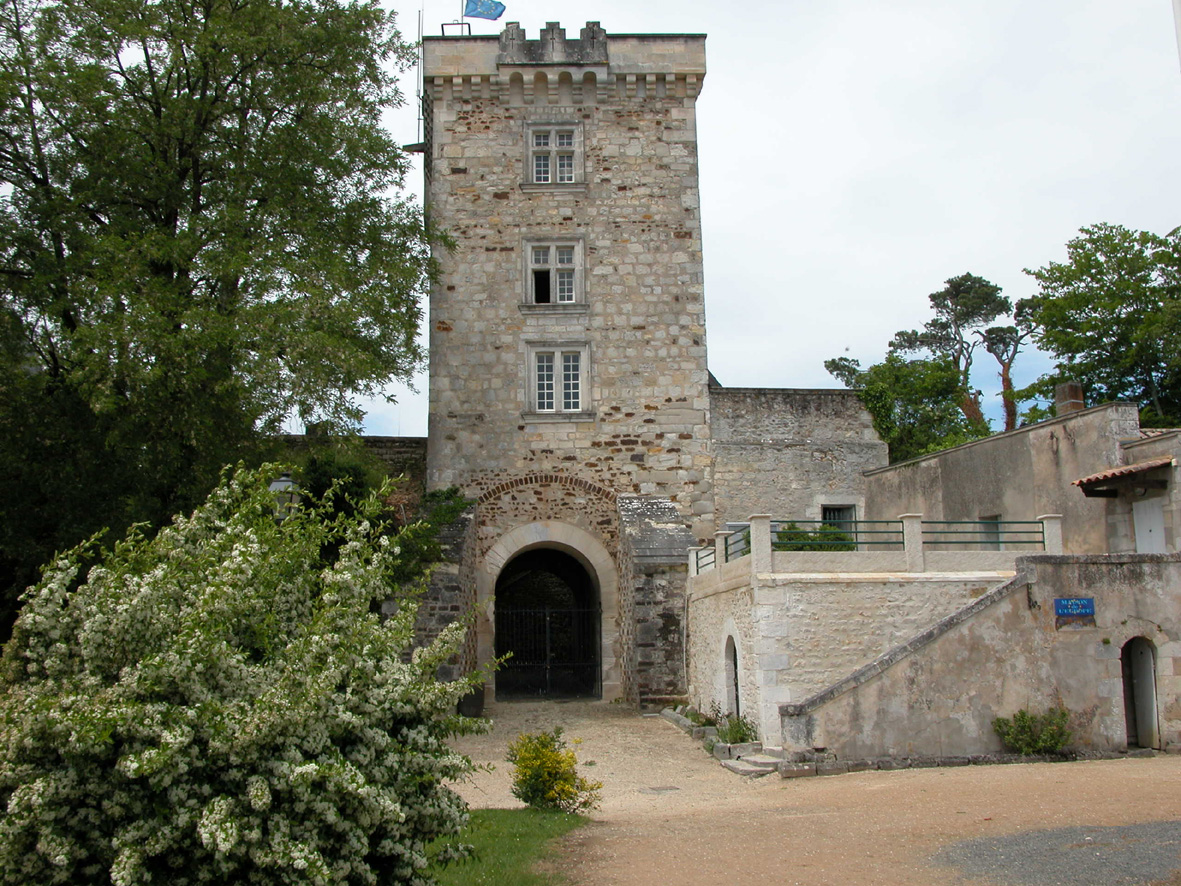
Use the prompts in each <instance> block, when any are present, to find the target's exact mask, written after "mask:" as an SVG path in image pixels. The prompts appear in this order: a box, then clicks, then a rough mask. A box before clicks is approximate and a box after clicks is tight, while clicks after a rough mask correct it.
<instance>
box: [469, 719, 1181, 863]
mask: <svg viewBox="0 0 1181 886" xmlns="http://www.w3.org/2000/svg"><path fill="white" fill-rule="evenodd" d="M488 713H489V714H490V715H491V716H492V717H493V720H494V722H495V724H496V727H495V729H494V731H493V733H492V734H491V735H488V736H482V737H479V738H469V739H465V740H464V742H463V744H462V745H461V750H464V751H465V752H466V753H469V754H470V755H471V756H472V757H473V758H474V759H476V760H479V761H484V762H490V763H498V764H499V766H498V768H497V770H496V771H495V772H492V773H484V774H481V775H480V776H478V777H477V778H476V779H475V780H474V781H473V782H472V783H471V784H468V785H465V786H463V788H462V792H463V793H464V795H465V796H466V797H467V799H468V801H469V802H470V803H472V805H474V806H493V807H502V806H513V805H517V804H516V801H515V800H514V799H513V798H512V796H511V792H510V791H509V767H508V766H507V764H504V763H503V759H504V747H505V746H506V745H507V743H508V741H510V740H511V739H512V738H513V737H515V736H516V735H517V734H518V733H519V732H522V731H530V732H532V731H538V730H540V729H548V728H552V727H553V726H555V725H558V726H562V727H563V729H564V730H565V732H566V734H567V736H568V737H570V738H576V739H581V741H580V743H579V744H577V745H575V747H576V749H577V752H578V756H579V759H580V760H581V761H585V762H593V765H591V766H588V767H586V768H585V769H584V771H585V773H586V774H587V775H589V776H591V777H593V778H597V779H599V780H601V781H602V782H603V785H604V787H603V804H602V806H601V808H600V809H599V810H598V811H596V813H595V814H594V821H593V822H592V824H590V825H589V826H587V827H585V828H582V829H580V830H578V831H575V832H574V833H573V835H572V836H571V837H570V838H568V841H567V843H566V844H565V846H564V848H563V856H562V860H561V862H560V867H561V868H562V870H563V871H565V872H566V874H567V876H568V877H569V878H570V880H571V882H572V883H574V884H577V886H663V884H665V883H675V884H678V886H698V884H700V886H707V884H708V886H717V884H725V886H746V884H752V886H753V884H760V886H761V884H785V886H787V884H793V886H838V884H839V886H862V884H864V886H870V884H872V886H894V884H898V886H902V884H906V886H946V884H957V886H1058V884H1062V886H1147V884H1161V886H1164V884H1168V886H1181V824H1178V823H1179V822H1181V757H1176V756H1164V755H1162V756H1158V757H1156V758H1154V759H1139V760H1108V761H1093V762H1080V763H1054V764H1050V763H1035V764H1026V765H1010V766H972V767H960V768H949V769H915V770H900V771H894V772H863V773H855V774H851V775H843V776H832V777H827V778H809V779H791V780H781V779H779V778H777V777H775V776H769V777H767V778H762V779H757V780H754V781H750V780H746V779H742V778H740V777H738V776H735V775H733V774H731V773H729V772H726V771H725V770H723V769H722V768H721V767H720V766H718V765H717V764H716V763H714V762H713V761H712V759H711V758H709V757H708V756H706V755H705V753H704V752H703V751H702V750H701V749H700V747H699V746H698V745H697V744H695V743H694V742H692V741H691V740H690V739H689V738H688V737H687V736H685V735H684V734H683V733H681V732H680V731H679V730H677V729H676V728H675V727H673V726H672V725H671V724H669V723H668V722H667V721H665V720H663V719H661V718H658V717H643V716H640V715H637V714H634V713H631V712H628V711H626V710H622V709H620V708H619V707H618V706H615V705H604V704H601V703H598V704H560V703H548V704H540V703H529V704H498V705H495V706H493V708H492V709H491V710H490V711H489V712H488Z"/></svg>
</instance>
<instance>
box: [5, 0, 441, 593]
mask: <svg viewBox="0 0 1181 886" xmlns="http://www.w3.org/2000/svg"><path fill="white" fill-rule="evenodd" d="M411 56H412V49H411V47H410V46H409V45H408V44H406V43H405V42H404V41H403V40H402V38H401V36H400V34H399V33H398V31H397V30H396V28H395V26H394V20H393V15H392V14H391V13H388V12H385V11H383V9H382V7H381V6H380V5H379V4H378V3H377V2H373V0H360V2H346V0H309V2H306V3H287V2H281V0H251V2H248V3H241V2H236V0H201V2H196V0H169V2H166V3H161V2H155V0H0V193H2V194H3V199H2V200H0V361H2V362H0V393H2V394H3V396H2V397H0V428H2V429H3V430H4V431H5V432H6V433H4V434H2V435H0V490H3V491H9V490H16V491H17V494H16V495H15V497H13V498H9V497H8V496H3V498H2V501H0V525H3V526H5V527H6V528H5V529H4V530H3V533H0V542H2V544H3V548H2V549H0V569H3V570H4V572H5V573H6V578H7V581H6V583H7V584H8V585H9V587H10V589H11V587H13V586H19V585H20V584H21V582H22V580H24V579H27V578H28V575H29V572H30V570H31V569H32V568H33V564H38V563H40V562H44V561H45V560H46V559H47V558H48V556H49V555H51V554H52V553H53V551H54V550H58V549H61V547H62V546H68V545H70V544H73V543H76V542H77V541H79V540H80V539H81V538H84V537H85V536H86V535H88V534H89V533H90V532H92V531H94V530H96V529H100V528H102V527H104V526H110V527H112V528H113V529H114V530H115V531H116V532H121V531H122V529H123V528H124V527H126V526H127V525H129V524H130V523H132V522H137V521H146V522H148V523H150V524H153V525H161V524H162V523H163V522H164V521H165V520H166V519H167V518H168V516H169V515H171V514H173V513H175V512H177V511H182V510H187V509H190V508H191V507H192V506H193V505H194V504H196V503H197V502H198V501H200V500H201V499H202V498H203V497H204V495H205V493H206V492H207V491H208V490H209V489H210V488H211V487H212V486H213V485H214V483H216V481H217V477H218V475H219V472H220V471H221V469H222V467H223V465H225V464H227V463H233V462H235V461H237V460H238V459H239V458H248V459H259V458H261V453H260V452H259V449H260V445H261V444H260V440H261V439H262V438H263V436H264V435H266V434H269V433H271V432H274V431H276V430H278V428H279V427H280V425H281V423H282V422H283V420H284V419H285V418H286V417H288V416H296V417H298V418H300V419H302V420H304V421H305V422H307V421H312V420H316V421H321V422H327V423H328V425H329V426H332V427H335V428H337V429H342V428H348V427H355V426H356V425H357V423H358V422H359V419H360V416H361V411H360V409H359V407H358V406H357V397H358V395H371V394H374V393H376V392H378V391H379V390H380V389H381V388H382V387H383V386H384V385H385V384H386V383H388V382H389V381H390V380H392V379H405V378H408V377H409V376H410V374H411V372H412V371H413V369H414V367H415V366H416V365H417V363H418V362H419V361H420V359H421V353H420V348H419V346H418V345H417V344H416V343H415V331H416V328H417V322H418V319H419V315H420V311H419V307H418V303H417V296H418V293H419V292H420V291H421V289H422V286H423V283H424V279H425V276H426V274H427V272H428V270H429V244H428V239H429V238H428V236H427V233H426V231H425V229H424V225H423V219H422V217H421V214H420V212H419V211H418V210H417V209H416V208H415V207H413V206H411V205H409V204H407V203H406V202H404V201H402V200H400V199H398V198H396V197H393V196H390V195H391V193H392V191H391V189H393V188H396V187H397V186H398V185H399V184H400V183H401V181H402V178H403V175H404V173H405V171H406V168H407V166H406V162H405V158H404V155H403V154H402V153H401V152H400V151H399V150H398V148H397V146H396V145H395V144H394V142H393V141H392V139H391V137H390V135H389V134H388V133H387V132H385V131H384V130H383V129H382V127H381V120H380V118H381V115H382V113H383V111H385V110H386V109H387V108H389V107H391V106H393V105H396V104H398V103H399V102H400V101H401V96H400V94H399V92H398V90H397V88H396V86H395V83H394V80H393V73H394V71H395V69H396V68H397V67H399V66H400V65H404V64H406V63H408V62H409V61H410V59H411ZM13 429H15V430H16V432H15V433H8V432H9V431H12V430H13Z"/></svg>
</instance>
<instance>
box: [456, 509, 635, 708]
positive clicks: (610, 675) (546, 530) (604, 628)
mask: <svg viewBox="0 0 1181 886" xmlns="http://www.w3.org/2000/svg"><path fill="white" fill-rule="evenodd" d="M538 548H549V549H552V550H556V551H561V552H562V553H565V554H568V555H569V556H571V557H573V558H574V559H575V560H576V561H578V563H579V564H581V565H582V567H583V568H584V569H586V571H587V574H588V575H589V576H590V578H591V580H592V581H593V582H594V583H595V586H596V588H597V590H598V598H599V606H600V608H601V610H602V615H601V618H600V638H599V662H600V667H601V668H602V688H603V689H602V698H603V700H604V701H613V700H615V699H616V698H619V697H620V695H621V693H622V689H623V672H622V666H623V656H622V655H621V651H622V650H621V649H620V648H619V643H620V637H619V615H620V613H619V570H618V567H617V566H616V564H615V558H614V557H613V556H612V555H611V552H610V551H609V550H607V548H606V547H605V546H604V545H603V543H602V542H601V541H600V540H599V539H598V538H596V537H595V536H593V535H592V534H591V533H589V532H587V531H586V530H585V529H580V528H579V527H577V526H572V525H570V524H569V523H564V522H561V521H558V520H539V521H536V522H533V523H527V524H525V525H522V526H516V527H514V528H513V529H510V530H509V531H507V532H505V533H504V534H503V535H501V536H500V537H499V538H498V539H497V540H496V541H495V542H494V543H493V545H492V547H491V548H489V550H488V552H487V553H486V554H485V555H484V556H483V557H482V558H481V559H480V567H479V569H478V571H477V573H476V605H477V610H478V617H477V624H476V640H477V644H476V648H477V659H478V661H479V663H480V664H484V663H486V662H488V661H491V660H492V658H493V657H494V650H495V633H494V632H495V628H494V625H495V624H496V580H497V578H498V577H499V576H500V573H501V570H503V569H504V567H505V566H506V565H507V564H508V563H509V561H510V560H512V559H513V558H514V557H516V556H517V555H519V554H522V553H525V552H527V551H530V550H535V549H538ZM495 679H496V677H495V675H493V677H492V679H491V680H490V681H489V684H488V686H487V687H486V691H487V693H488V694H487V695H486V698H488V699H489V700H492V699H494V698H495Z"/></svg>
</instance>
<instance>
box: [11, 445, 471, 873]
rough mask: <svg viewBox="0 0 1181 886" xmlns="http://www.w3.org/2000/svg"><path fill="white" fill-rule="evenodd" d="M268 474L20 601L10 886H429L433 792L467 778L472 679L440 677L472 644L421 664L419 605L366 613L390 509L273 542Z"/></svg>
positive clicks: (432, 649) (448, 633) (299, 530)
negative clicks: (466, 699) (459, 749)
mask: <svg viewBox="0 0 1181 886" xmlns="http://www.w3.org/2000/svg"><path fill="white" fill-rule="evenodd" d="M276 473H277V470H276V469H275V468H274V467H273V466H269V467H264V468H262V469H260V471H257V472H246V471H241V472H239V473H238V474H237V475H236V476H234V477H233V478H232V479H229V480H226V481H224V482H223V483H222V484H221V485H220V486H219V487H218V488H217V489H215V490H214V491H213V493H211V495H210V497H209V500H208V501H207V502H206V504H204V505H203V506H202V507H200V508H198V509H197V510H196V511H194V512H193V514H192V516H191V517H183V518H182V517H178V518H177V519H176V521H175V522H174V524H173V525H172V526H169V527H167V528H165V529H163V530H162V531H161V532H160V533H159V534H158V535H157V536H156V537H155V538H153V539H151V540H149V539H147V538H145V537H143V536H142V535H138V534H135V533H133V534H132V535H131V536H130V537H129V538H128V539H127V540H126V541H123V542H121V543H120V544H119V545H117V546H116V548H115V550H114V551H113V552H111V553H105V554H101V555H99V556H98V564H97V565H96V566H94V567H93V568H92V569H90V570H89V573H88V574H87V576H86V578H85V580H83V581H81V582H79V576H78V573H79V564H80V563H81V562H82V559H83V557H84V556H89V555H92V553H93V552H90V551H87V549H86V548H85V547H83V548H80V549H78V550H75V551H72V552H70V553H68V554H65V555H63V556H62V557H60V558H59V559H58V560H57V561H56V562H55V563H53V564H51V565H50V566H49V567H47V568H46V570H45V573H44V577H43V579H42V581H41V582H40V584H38V585H36V586H35V587H33V588H31V589H30V590H29V591H28V592H27V593H26V600H27V602H26V604H25V608H24V611H23V613H22V615H21V618H20V620H19V621H18V622H17V625H16V630H15V632H14V635H13V639H12V640H11V641H10V642H9V643H8V644H7V646H6V647H5V649H4V654H3V660H2V676H0V809H4V810H5V814H4V815H3V816H2V817H0V883H4V884H17V883H21V884H27V883H40V884H56V883H70V884H100V883H101V884H112V883H113V884H115V886H156V884H160V886H163V884H168V886H213V884H225V883H251V884H258V886H268V884H281V883H282V884H290V883H295V882H299V883H308V884H312V883H325V884H327V883H333V884H350V886H351V884H363V883H364V884H372V883H381V884H383V886H393V884H419V883H423V882H425V876H424V869H425V867H426V865H427V861H428V860H427V857H426V852H425V849H424V847H425V846H426V844H427V842H428V841H429V840H431V839H433V838H436V837H439V836H446V835H454V834H457V833H459V832H460V830H461V829H462V828H463V826H464V824H465V823H466V821H467V812H466V808H465V805H464V803H463V801H462V800H461V799H460V798H459V797H458V796H457V795H456V794H455V793H454V792H453V791H451V790H450V789H449V788H447V787H446V786H445V784H444V782H445V781H453V780H455V779H458V778H461V777H462V776H463V775H464V774H465V773H467V772H469V771H470V770H471V764H470V762H469V761H468V760H466V759H465V758H463V757H460V756H458V755H456V754H454V753H453V752H452V751H451V750H450V749H449V747H448V746H447V744H446V741H447V739H448V737H449V736H450V735H451V734H453V733H454V732H455V731H456V730H457V729H460V728H464V727H465V726H470V724H471V721H464V720H460V719H459V718H457V717H455V716H454V715H453V711H454V710H455V703H456V700H457V699H458V698H459V696H461V695H463V694H464V693H466V692H468V691H469V689H470V685H471V684H472V683H473V682H474V681H475V680H477V679H482V677H481V676H477V677H473V678H472V679H471V680H464V681H457V682H455V683H450V684H445V683H440V682H438V681H437V680H436V679H435V676H434V675H435V673H436V670H437V668H438V667H439V665H440V664H442V663H443V662H445V661H446V660H447V659H448V658H449V657H450V656H451V655H452V654H453V653H454V652H455V651H456V650H457V649H458V648H459V646H460V644H461V643H462V640H463V636H464V633H465V625H464V624H462V623H456V624H454V625H452V626H451V627H449V628H447V629H445V630H444V631H443V632H442V634H441V635H440V637H439V638H438V639H437V640H436V641H434V642H433V643H431V644H430V645H429V646H427V647H426V648H422V649H417V650H415V651H414V652H413V655H411V647H412V644H413V636H414V622H415V615H416V609H417V600H416V597H415V595H414V594H412V593H410V592H406V593H400V594H399V596H398V599H399V603H400V604H401V605H399V607H398V611H397V614H396V615H394V616H393V617H391V618H389V619H387V620H384V621H383V620H382V619H381V618H379V616H377V615H376V614H373V613H372V612H371V606H372V605H373V604H374V602H375V601H376V600H380V599H383V598H386V597H388V596H389V595H390V594H391V593H392V592H394V591H395V590H396V585H394V584H392V583H391V576H392V575H393V574H395V573H397V572H398V571H399V569H400V557H401V551H400V544H399V540H400V538H401V536H399V535H394V536H389V535H385V534H383V531H382V527H381V524H380V522H379V515H380V513H381V507H382V506H381V503H380V498H381V495H382V493H381V492H380V491H379V494H378V495H377V496H372V497H370V498H368V499H365V500H364V501H362V502H360V503H358V505H357V508H356V510H355V513H353V514H351V515H348V514H343V513H339V512H337V513H329V512H328V510H327V509H320V508H319V507H318V506H317V505H316V504H315V503H309V504H307V505H306V506H305V507H303V508H299V509H297V510H296V511H295V513H293V514H292V515H291V516H289V517H287V518H286V519H285V520H283V521H282V522H281V523H279V522H276V521H275V519H274V516H273V508H274V499H273V497H272V496H271V493H270V492H269V491H268V489H267V481H268V479H270V478H271V477H273V476H275V474H276ZM92 547H93V546H92ZM325 550H331V551H333V552H334V559H332V560H325V559H324V551H325ZM461 851H462V847H454V849H453V851H452V854H456V853H457V852H461Z"/></svg>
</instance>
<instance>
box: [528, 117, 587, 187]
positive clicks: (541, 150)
mask: <svg viewBox="0 0 1181 886" xmlns="http://www.w3.org/2000/svg"><path fill="white" fill-rule="evenodd" d="M526 144H528V146H529V156H528V158H527V159H528V162H527V170H528V174H527V176H526V179H527V181H528V183H529V184H532V185H572V184H577V183H579V182H581V181H582V180H583V175H582V167H583V163H582V131H581V128H580V127H579V126H578V125H576V124H566V125H565V126H562V125H555V124H552V123H535V124H531V125H530V126H529V129H528V132H527V139H526Z"/></svg>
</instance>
